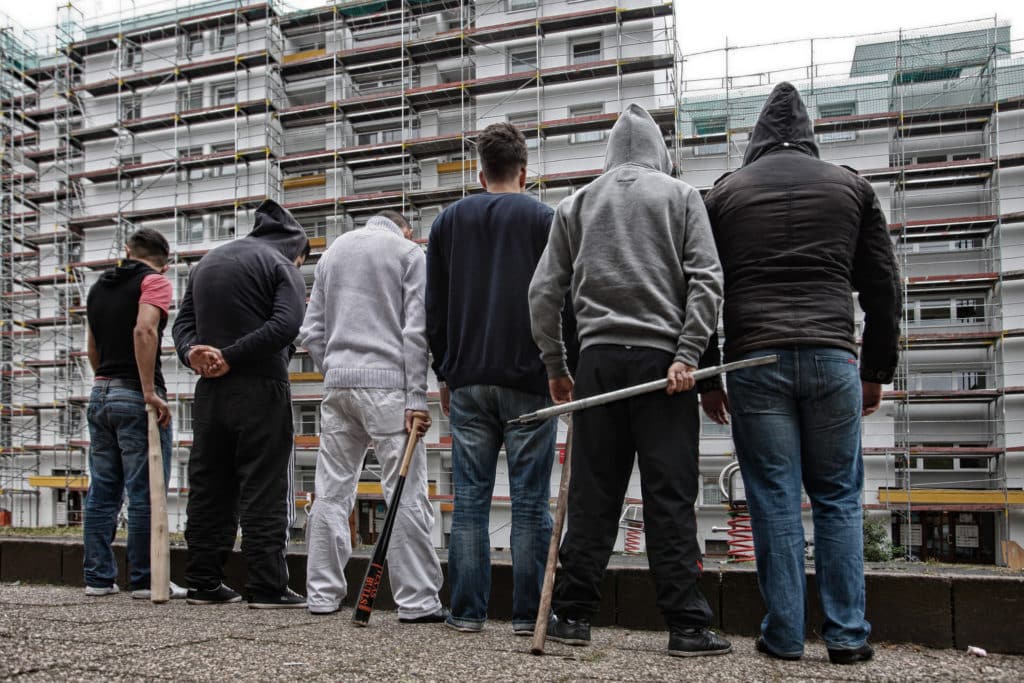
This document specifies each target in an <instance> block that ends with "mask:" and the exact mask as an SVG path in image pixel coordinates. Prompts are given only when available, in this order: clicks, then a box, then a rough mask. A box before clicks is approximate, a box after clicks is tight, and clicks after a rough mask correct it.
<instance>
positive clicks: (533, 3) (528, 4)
mask: <svg viewBox="0 0 1024 683" xmlns="http://www.w3.org/2000/svg"><path fill="white" fill-rule="evenodd" d="M505 7H506V11H507V12H516V11H518V10H523V9H534V8H536V7H537V0H505Z"/></svg>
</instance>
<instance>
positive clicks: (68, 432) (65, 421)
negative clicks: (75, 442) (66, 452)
mask: <svg viewBox="0 0 1024 683" xmlns="http://www.w3.org/2000/svg"><path fill="white" fill-rule="evenodd" d="M58 420H59V425H58V428H59V430H60V435H61V436H62V437H63V438H65V439H70V438H74V437H76V436H78V435H79V433H80V432H81V431H82V424H83V423H84V422H85V420H84V419H83V416H82V411H81V410H80V409H79V408H76V407H68V408H63V409H62V410H61V411H60V417H59V418H58Z"/></svg>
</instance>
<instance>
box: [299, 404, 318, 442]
mask: <svg viewBox="0 0 1024 683" xmlns="http://www.w3.org/2000/svg"><path fill="white" fill-rule="evenodd" d="M295 433H296V434H302V435H305V436H315V435H317V434H319V433H320V406H318V405H315V404H314V405H305V404H304V405H300V406H299V407H298V409H297V410H296V411H295Z"/></svg>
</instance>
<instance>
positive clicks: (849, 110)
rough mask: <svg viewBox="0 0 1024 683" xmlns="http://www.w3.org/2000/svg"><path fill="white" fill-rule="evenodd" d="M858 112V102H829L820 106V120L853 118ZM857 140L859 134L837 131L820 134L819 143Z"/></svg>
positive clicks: (851, 131) (850, 131)
mask: <svg viewBox="0 0 1024 683" xmlns="http://www.w3.org/2000/svg"><path fill="white" fill-rule="evenodd" d="M856 112H857V103H856V102H829V103H828V104H819V105H818V118H822V119H835V118H840V117H843V116H853V115H854V114H855V113H856ZM856 139H857V132H856V131H853V130H837V131H831V132H828V133H819V134H818V142H821V143H826V144H827V143H830V142H850V141H851V140H856Z"/></svg>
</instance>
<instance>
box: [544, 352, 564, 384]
mask: <svg viewBox="0 0 1024 683" xmlns="http://www.w3.org/2000/svg"><path fill="white" fill-rule="evenodd" d="M544 368H545V369H546V370H547V371H548V379H557V378H559V377H568V376H569V366H568V365H566V363H565V356H564V355H560V356H558V357H557V358H545V359H544Z"/></svg>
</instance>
